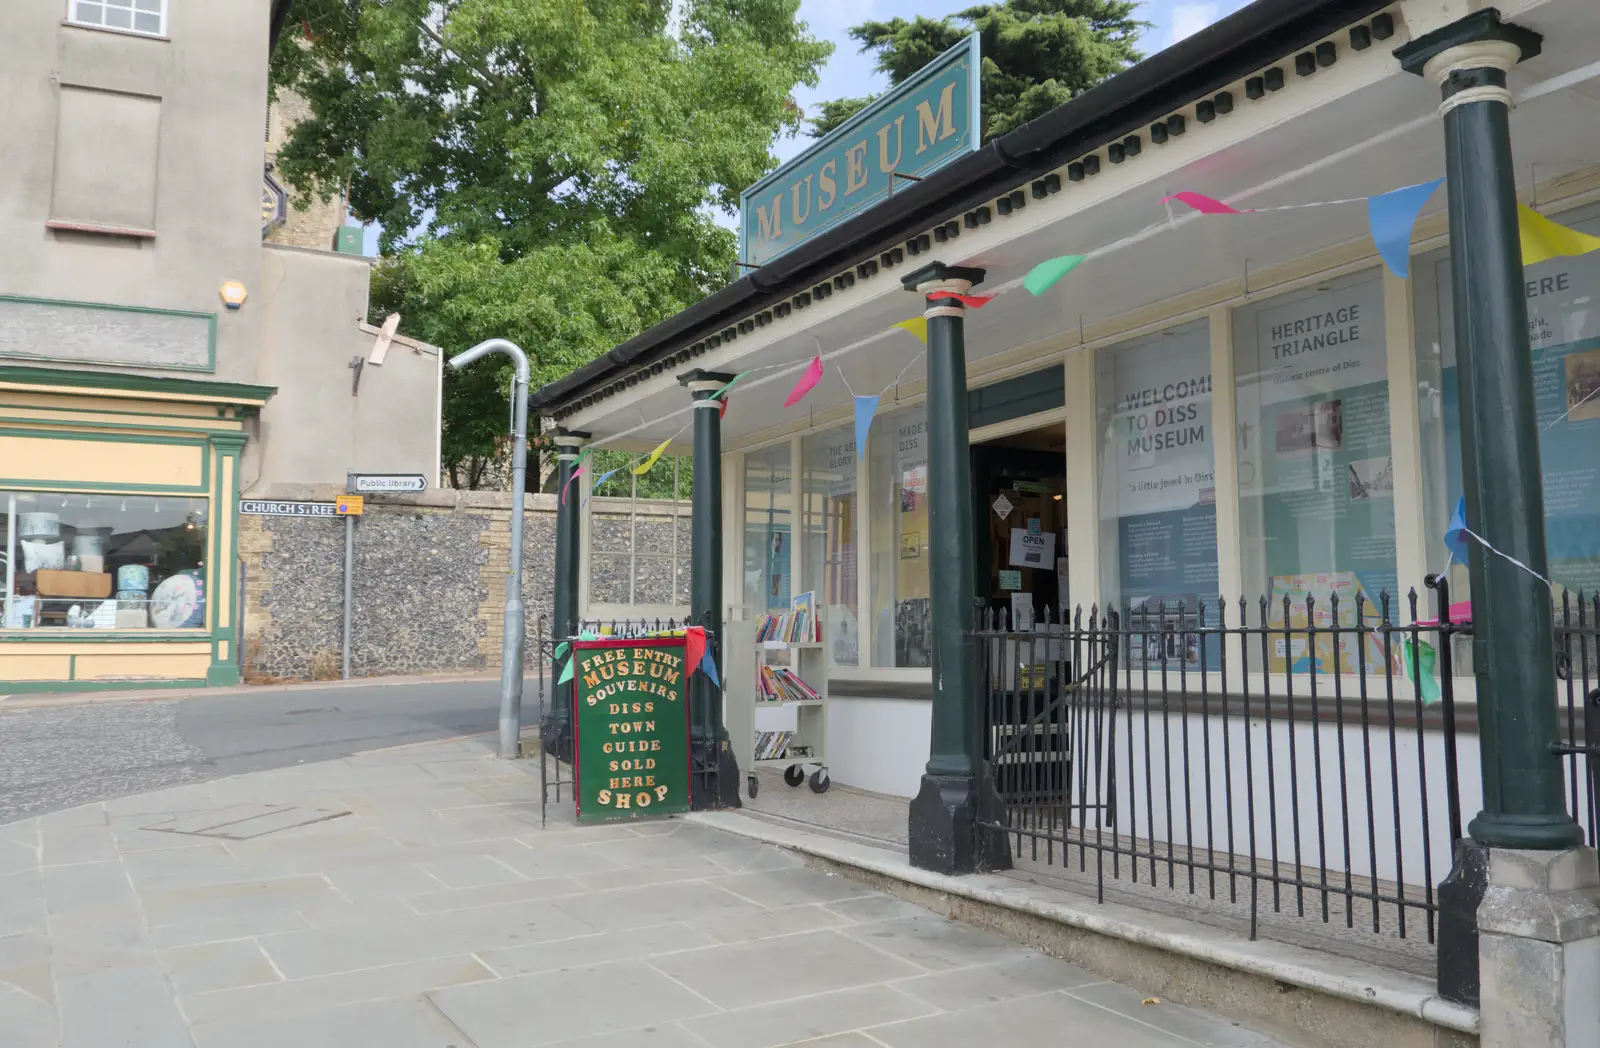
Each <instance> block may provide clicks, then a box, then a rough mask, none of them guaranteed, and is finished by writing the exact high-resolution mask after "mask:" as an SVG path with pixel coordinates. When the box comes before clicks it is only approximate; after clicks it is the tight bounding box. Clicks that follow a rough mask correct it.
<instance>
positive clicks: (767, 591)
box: [744, 444, 792, 613]
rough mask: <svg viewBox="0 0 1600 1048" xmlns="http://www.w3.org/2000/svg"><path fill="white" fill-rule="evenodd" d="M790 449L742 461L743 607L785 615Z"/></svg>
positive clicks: (754, 453)
mask: <svg viewBox="0 0 1600 1048" xmlns="http://www.w3.org/2000/svg"><path fill="white" fill-rule="evenodd" d="M790 500H791V495H790V488H789V445H788V444H776V445H774V446H772V447H770V448H763V449H762V450H760V451H752V452H750V453H749V454H747V455H745V457H744V603H745V607H747V608H749V609H750V610H751V611H752V612H755V613H760V612H762V611H787V610H788V608H789V597H790V588H791V587H790V578H789V565H790V563H791V560H790V552H791V551H790V548H789V545H790V542H791V540H792V536H791V534H790V522H789V517H790V512H791V510H790Z"/></svg>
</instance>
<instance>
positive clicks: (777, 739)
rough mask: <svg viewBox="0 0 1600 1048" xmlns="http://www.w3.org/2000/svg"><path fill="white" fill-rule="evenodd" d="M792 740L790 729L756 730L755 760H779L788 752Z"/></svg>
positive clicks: (792, 735) (792, 733)
mask: <svg viewBox="0 0 1600 1048" xmlns="http://www.w3.org/2000/svg"><path fill="white" fill-rule="evenodd" d="M792 741H794V732H792V731H758V732H756V760H758V761H770V760H779V759H781V758H783V757H784V756H785V755H787V754H788V752H789V743H791V742H792Z"/></svg>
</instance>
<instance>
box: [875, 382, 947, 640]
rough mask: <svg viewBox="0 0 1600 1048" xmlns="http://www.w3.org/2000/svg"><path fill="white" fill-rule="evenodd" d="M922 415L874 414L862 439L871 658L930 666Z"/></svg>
mask: <svg viewBox="0 0 1600 1048" xmlns="http://www.w3.org/2000/svg"><path fill="white" fill-rule="evenodd" d="M927 428H928V427H927V414H926V413H925V412H924V410H923V409H922V408H920V407H918V408H911V409H909V410H906V411H897V412H894V413H892V414H885V415H880V416H879V417H878V418H877V419H876V420H875V421H874V422H873V423H872V433H871V436H870V437H869V438H868V441H867V443H868V447H869V452H868V453H869V454H870V455H871V468H870V470H869V471H868V475H869V478H870V483H871V491H870V493H869V502H870V507H869V514H870V516H869V517H868V521H867V523H868V529H869V531H870V533H871V552H872V562H871V570H872V579H871V583H872V665H874V666H929V665H932V661H931V654H932V650H933V615H932V609H931V607H930V600H929V598H930V597H931V596H932V590H931V589H930V582H929V575H930V570H929V569H930V564H929V540H928V539H929V536H928V434H927Z"/></svg>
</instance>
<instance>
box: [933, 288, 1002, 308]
mask: <svg viewBox="0 0 1600 1048" xmlns="http://www.w3.org/2000/svg"><path fill="white" fill-rule="evenodd" d="M928 297H929V298H953V299H955V300H956V301H957V302H959V303H961V304H962V305H963V306H967V307H969V308H971V309H982V308H983V307H984V306H987V305H988V304H989V303H990V302H993V301H994V296H993V295H962V294H958V293H956V292H954V291H930V292H928Z"/></svg>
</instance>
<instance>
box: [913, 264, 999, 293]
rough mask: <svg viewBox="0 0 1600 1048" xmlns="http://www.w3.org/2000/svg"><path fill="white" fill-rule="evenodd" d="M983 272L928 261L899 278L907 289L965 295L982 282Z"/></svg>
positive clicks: (918, 291) (966, 267)
mask: <svg viewBox="0 0 1600 1048" xmlns="http://www.w3.org/2000/svg"><path fill="white" fill-rule="evenodd" d="M985 275H986V274H985V272H984V271H983V270H981V269H975V268H973V267H970V266H947V265H945V264H944V263H943V262H929V263H928V264H927V265H925V266H923V267H922V268H921V269H916V270H913V271H912V272H910V273H907V274H906V275H905V276H903V277H901V278H900V285H901V286H902V287H904V288H905V289H906V290H907V291H915V292H916V293H917V294H919V295H926V294H927V293H928V292H930V291H954V292H955V293H956V294H958V295H965V294H966V293H967V292H968V291H971V290H972V288H973V286H974V285H976V284H981V283H983V278H984V276H985Z"/></svg>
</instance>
